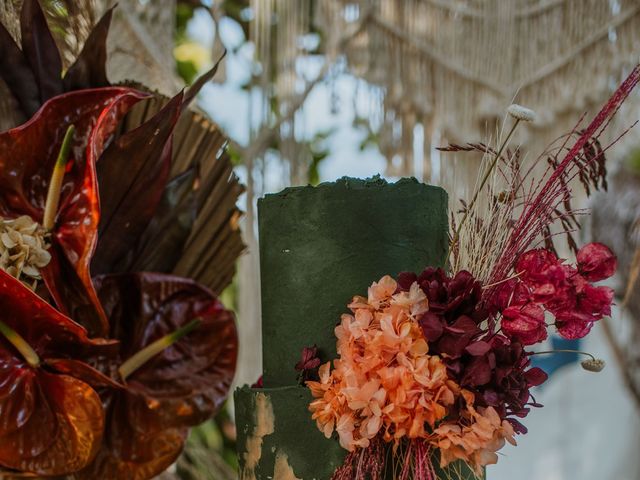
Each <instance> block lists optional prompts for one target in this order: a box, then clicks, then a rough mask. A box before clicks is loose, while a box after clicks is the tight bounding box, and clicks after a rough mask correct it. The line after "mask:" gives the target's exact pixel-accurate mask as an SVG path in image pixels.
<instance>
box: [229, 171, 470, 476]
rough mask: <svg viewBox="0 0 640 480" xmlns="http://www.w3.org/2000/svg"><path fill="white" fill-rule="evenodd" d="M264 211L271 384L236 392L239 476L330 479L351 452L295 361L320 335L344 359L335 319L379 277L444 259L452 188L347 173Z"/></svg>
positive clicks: (320, 342) (273, 200)
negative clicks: (330, 427)
mask: <svg viewBox="0 0 640 480" xmlns="http://www.w3.org/2000/svg"><path fill="white" fill-rule="evenodd" d="M258 214H259V227H260V267H261V285H262V327H263V338H262V345H263V366H264V372H263V388H249V387H243V388H240V389H238V390H237V391H236V392H235V405H236V424H237V430H238V458H239V464H240V478H241V479H242V480H267V479H276V480H294V479H302V480H313V479H315V480H329V479H330V478H331V476H332V475H333V473H334V471H335V469H336V468H337V467H339V466H340V465H341V464H342V462H343V460H344V457H345V455H346V451H345V450H343V449H342V448H341V447H340V445H339V443H338V441H337V440H336V439H334V438H332V439H326V438H325V437H324V435H323V434H322V433H321V432H320V431H319V430H318V429H317V427H316V425H315V422H314V421H313V420H312V419H311V414H310V413H309V411H308V406H309V403H310V401H311V393H310V391H309V390H308V389H307V388H306V387H303V386H299V385H298V372H297V371H296V370H295V368H294V366H295V365H296V363H297V362H298V360H299V359H300V353H301V351H302V349H303V348H304V347H307V346H310V345H313V344H315V345H317V346H318V348H319V352H320V356H321V358H323V359H327V360H329V359H334V358H336V338H335V334H334V328H335V326H336V324H337V323H338V322H339V320H340V316H341V314H343V313H345V312H346V310H347V308H346V305H347V304H348V303H349V301H350V300H351V298H352V297H353V295H355V294H362V295H366V292H367V288H368V287H369V285H370V284H371V283H372V282H373V281H375V280H377V279H379V278H381V277H382V276H383V275H386V274H389V275H397V274H398V273H399V272H402V271H416V272H419V271H422V269H423V268H424V267H425V266H429V265H431V266H442V265H443V264H444V261H445V256H446V251H447V246H448V223H447V194H446V192H445V191H444V190H443V189H441V188H438V187H433V186H428V185H424V184H421V183H419V182H418V181H417V180H415V179H402V180H400V181H398V182H396V183H387V182H386V181H385V180H382V179H380V178H374V179H371V180H358V179H353V178H343V179H340V180H338V181H337V182H334V183H324V184H321V185H319V186H317V187H295V188H287V189H285V190H283V191H282V192H280V193H278V194H273V195H267V196H265V198H263V199H261V200H260V201H259V202H258ZM457 467H458V469H459V468H460V466H457ZM466 476H467V475H466V474H465V475H464V476H462V477H461V478H465V477H466ZM443 478H444V477H443ZM469 478H471V476H470V473H469Z"/></svg>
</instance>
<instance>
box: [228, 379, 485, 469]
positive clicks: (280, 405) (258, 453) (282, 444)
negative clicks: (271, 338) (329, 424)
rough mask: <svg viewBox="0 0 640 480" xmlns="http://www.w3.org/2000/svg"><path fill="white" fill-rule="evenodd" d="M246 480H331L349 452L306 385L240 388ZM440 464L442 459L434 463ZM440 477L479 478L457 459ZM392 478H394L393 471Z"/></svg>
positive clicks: (238, 411)
mask: <svg viewBox="0 0 640 480" xmlns="http://www.w3.org/2000/svg"><path fill="white" fill-rule="evenodd" d="M234 399H235V405H236V427H237V431H238V440H237V441H238V460H239V464H240V480H272V479H273V480H330V479H331V476H332V475H333V473H334V472H335V470H336V469H337V468H338V467H339V466H340V465H342V462H343V461H344V458H345V456H346V453H347V452H346V451H345V450H343V449H342V448H341V447H340V444H339V443H338V441H337V440H335V439H333V438H331V439H327V438H325V436H324V435H323V434H322V433H321V432H320V430H318V428H317V427H316V425H315V422H313V421H312V420H311V414H310V413H309V411H308V406H309V403H310V402H311V392H310V391H309V389H307V388H304V387H299V386H295V387H281V388H259V389H256V388H249V387H244V388H240V389H238V390H236V392H235V398H234ZM434 463H435V464H437V461H435V462H434ZM436 475H437V478H438V479H439V480H475V479H476V477H475V476H474V474H473V472H472V471H471V470H470V469H469V468H468V467H467V466H466V465H465V464H463V463H461V462H456V463H454V464H451V465H450V466H449V467H447V468H446V469H444V470H440V469H439V468H436ZM386 478H387V479H388V480H393V475H392V474H391V472H389V473H388V474H387V475H386Z"/></svg>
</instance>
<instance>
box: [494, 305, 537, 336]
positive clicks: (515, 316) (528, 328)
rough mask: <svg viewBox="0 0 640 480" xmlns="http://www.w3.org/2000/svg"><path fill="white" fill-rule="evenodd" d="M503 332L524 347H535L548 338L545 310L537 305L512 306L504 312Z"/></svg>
mask: <svg viewBox="0 0 640 480" xmlns="http://www.w3.org/2000/svg"><path fill="white" fill-rule="evenodd" d="M502 331H503V332H504V333H505V335H507V336H508V337H509V338H513V339H515V340H517V341H519V342H520V343H522V344H523V345H533V344H535V343H538V342H541V341H543V340H544V339H546V338H547V326H546V324H545V321H544V310H543V309H542V308H541V307H540V306H539V305H536V304H535V303H528V304H526V305H523V306H512V307H509V308H507V309H505V310H504V311H503V312H502Z"/></svg>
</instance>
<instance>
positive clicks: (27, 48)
mask: <svg viewBox="0 0 640 480" xmlns="http://www.w3.org/2000/svg"><path fill="white" fill-rule="evenodd" d="M20 27H21V31H22V32H21V33H22V52H23V53H24V56H25V58H26V59H27V61H28V62H29V64H30V65H31V71H32V72H33V73H34V75H35V78H36V82H37V84H38V87H39V91H40V102H41V103H44V102H46V101H47V100H49V99H50V98H52V97H55V96H56V95H59V94H61V93H62V88H63V87H62V77H61V75H60V72H61V71H62V60H61V59H60V53H59V52H58V47H57V46H56V42H55V40H54V39H53V35H51V31H50V30H49V26H48V25H47V20H46V19H45V17H44V13H43V12H42V9H41V8H40V4H39V3H38V0H25V2H24V3H23V5H22V13H21V15H20ZM28 113H34V112H28Z"/></svg>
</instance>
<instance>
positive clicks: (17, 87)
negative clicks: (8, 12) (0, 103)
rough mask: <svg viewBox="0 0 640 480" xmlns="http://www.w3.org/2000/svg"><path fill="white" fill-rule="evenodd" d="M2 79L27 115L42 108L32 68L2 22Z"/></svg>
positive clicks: (0, 52)
mask: <svg viewBox="0 0 640 480" xmlns="http://www.w3.org/2000/svg"><path fill="white" fill-rule="evenodd" d="M0 77H2V79H3V80H4V82H5V83H6V84H7V86H8V87H9V89H10V90H11V91H12V92H13V95H14V96H15V98H16V100H17V101H18V103H19V105H20V108H21V109H22V111H23V112H24V113H25V115H32V114H33V113H35V112H36V111H37V110H38V108H39V107H40V93H39V89H38V85H37V83H36V77H35V76H34V75H33V72H32V71H31V66H30V65H29V63H28V62H27V61H26V60H25V58H24V55H23V54H22V50H20V48H19V47H18V45H17V44H16V43H15V41H14V40H13V37H12V36H11V34H10V33H9V32H8V31H7V29H6V28H5V27H4V25H3V24H2V22H0Z"/></svg>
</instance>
